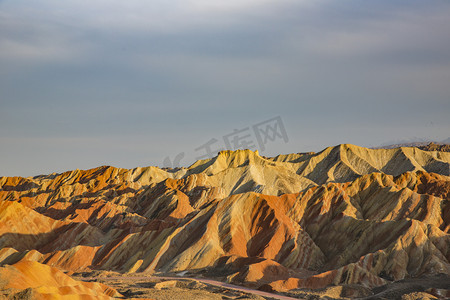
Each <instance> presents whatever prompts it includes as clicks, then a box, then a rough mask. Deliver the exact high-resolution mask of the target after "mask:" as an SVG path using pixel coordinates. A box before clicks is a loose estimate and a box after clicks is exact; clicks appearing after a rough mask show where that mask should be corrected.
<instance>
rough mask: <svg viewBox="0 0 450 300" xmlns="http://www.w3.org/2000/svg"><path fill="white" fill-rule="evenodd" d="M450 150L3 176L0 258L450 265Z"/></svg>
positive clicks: (285, 272) (250, 277) (401, 271)
mask: <svg viewBox="0 0 450 300" xmlns="http://www.w3.org/2000/svg"><path fill="white" fill-rule="evenodd" d="M449 175H450V152H438V151H423V150H420V149H417V148H397V149H388V150H385V149H376V150H375V149H366V148H362V147H357V146H353V145H339V146H336V147H330V148H326V149H324V150H323V151H321V152H320V153H298V154H289V155H279V156H277V157H272V158H268V157H262V156H260V155H259V154H258V152H252V151H249V150H238V151H222V152H220V153H219V154H218V155H217V156H216V157H214V158H212V159H207V160H202V161H197V162H196V163H194V164H193V165H192V166H190V167H189V168H181V169H176V170H173V169H159V168H156V167H147V168H136V169H131V170H127V169H119V168H114V167H106V166H105V167H99V168H96V169H91V170H86V171H81V170H75V171H70V172H65V173H62V174H51V175H45V176H37V177H33V178H20V177H2V178H0V187H1V189H0V264H2V265H6V264H8V265H12V264H17V263H19V264H20V263H22V262H29V261H34V262H39V263H41V264H46V265H48V266H51V267H55V268H58V269H61V270H65V271H73V272H79V271H86V270H93V269H100V270H112V271H119V272H149V273H152V272H182V271H188V272H191V273H196V274H199V273H202V274H204V275H205V276H210V277H215V278H221V279H224V280H227V281H229V282H232V283H237V284H244V285H249V286H253V287H260V288H267V289H275V290H289V289H294V288H299V287H308V288H318V287H324V286H327V285H331V284H346V283H348V284H352V283H357V284H363V285H366V286H368V287H373V286H378V285H382V284H385V283H386V282H389V281H392V280H398V279H403V278H406V277H418V276H422V275H427V274H436V273H445V274H450V264H449V261H450V177H449Z"/></svg>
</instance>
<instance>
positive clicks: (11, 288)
mask: <svg viewBox="0 0 450 300" xmlns="http://www.w3.org/2000/svg"><path fill="white" fill-rule="evenodd" d="M2 296H3V297H5V298H7V299H62V300H64V299H71V300H76V299H80V300H81V299H83V300H89V299H92V300H95V299H113V298H117V297H121V296H122V295H120V294H119V293H118V292H117V291H116V290H114V289H111V288H109V287H107V286H105V285H103V284H101V283H96V282H81V281H76V280H73V279H72V278H70V277H69V276H67V275H66V274H64V273H62V272H61V271H59V270H58V269H56V268H52V267H49V266H46V265H43V264H40V263H38V262H32V261H23V262H18V263H16V264H14V265H12V266H5V267H0V297H2Z"/></svg>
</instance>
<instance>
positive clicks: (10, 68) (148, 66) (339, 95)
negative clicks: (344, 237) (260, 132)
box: [0, 0, 450, 176]
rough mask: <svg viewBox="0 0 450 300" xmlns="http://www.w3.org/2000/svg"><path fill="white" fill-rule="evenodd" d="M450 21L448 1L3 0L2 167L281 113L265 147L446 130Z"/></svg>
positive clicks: (187, 141) (38, 166)
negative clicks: (280, 131)
mask: <svg viewBox="0 0 450 300" xmlns="http://www.w3.org/2000/svg"><path fill="white" fill-rule="evenodd" d="M449 24H450V3H449V2H447V1H431V2H430V1H427V3H423V1H376V2H371V3H364V5H363V4H361V2H360V1H339V2H338V1H291V0H283V1H270V0H266V1H256V0H248V1H237V0H236V1H235V0H232V1H226V2H223V3H222V2H221V3H216V2H211V1H204V0H189V1H169V2H168V1H137V0H132V1H56V0H54V1H41V0H38V1H33V2H31V3H30V2H29V1H21V0H14V1H11V0H7V1H1V2H0V28H2V29H1V30H0V65H1V66H2V67H1V68H0V138H1V140H2V141H4V145H2V147H1V150H0V154H1V156H0V163H1V166H2V169H1V173H0V176H2V175H35V174H39V173H46V172H51V171H61V170H66V169H71V168H77V167H78V168H89V167H95V166H97V165H101V164H111V165H115V166H119V167H134V166H140V165H161V164H162V162H163V159H164V158H165V157H166V156H167V155H169V156H175V155H176V154H177V153H180V152H182V151H185V152H192V151H191V150H193V149H195V148H196V147H198V146H199V145H201V144H203V143H205V142H207V141H208V140H209V139H211V138H218V139H220V138H221V137H222V136H223V135H226V134H228V133H230V132H232V131H233V130H234V129H241V128H244V127H246V126H251V125H252V124H255V123H258V122H261V121H264V120H266V119H270V118H272V117H274V116H277V115H280V116H281V117H282V119H283V121H284V123H285V127H286V130H287V132H288V134H289V137H290V139H289V143H273V144H272V145H271V146H270V147H268V149H267V150H266V151H267V153H265V154H267V155H270V154H274V153H276V152H300V151H310V150H320V149H321V148H322V147H324V146H327V145H333V144H338V143H354V144H359V145H362V146H371V145H378V144H381V143H384V142H386V141H387V140H395V139H405V138H406V139H408V138H412V137H426V138H430V139H438V140H442V139H445V138H447V137H448V136H449V135H450V134H449V132H450V130H449V129H450V120H449V119H450V118H448V116H449V115H450V100H449V99H450V85H449V84H448V82H450V28H449ZM75 144H76V145H78V146H74V145H75ZM124 145H127V146H124ZM102 146H104V147H102ZM80 149H83V150H82V151H81V150H80ZM50 153H51V155H50ZM194 159H195V155H194V154H193V155H191V156H187V157H186V158H185V161H183V162H182V163H183V164H188V163H190V162H192V161H193V160H194Z"/></svg>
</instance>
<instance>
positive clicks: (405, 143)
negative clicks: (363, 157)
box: [372, 138, 450, 151]
mask: <svg viewBox="0 0 450 300" xmlns="http://www.w3.org/2000/svg"><path fill="white" fill-rule="evenodd" d="M430 143H431V144H435V145H445V144H450V138H448V139H445V140H443V141H432V140H428V139H412V140H399V141H396V142H388V143H385V144H383V145H381V146H376V147H372V149H394V148H400V147H425V146H427V145H428V144H430ZM444 151H445V150H444Z"/></svg>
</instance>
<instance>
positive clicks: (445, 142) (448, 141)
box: [440, 137, 450, 144]
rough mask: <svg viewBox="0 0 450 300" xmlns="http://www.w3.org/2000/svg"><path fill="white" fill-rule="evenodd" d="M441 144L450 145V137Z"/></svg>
mask: <svg viewBox="0 0 450 300" xmlns="http://www.w3.org/2000/svg"><path fill="white" fill-rule="evenodd" d="M440 144H450V137H449V138H448V139H446V140H443V141H441V142H440Z"/></svg>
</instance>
